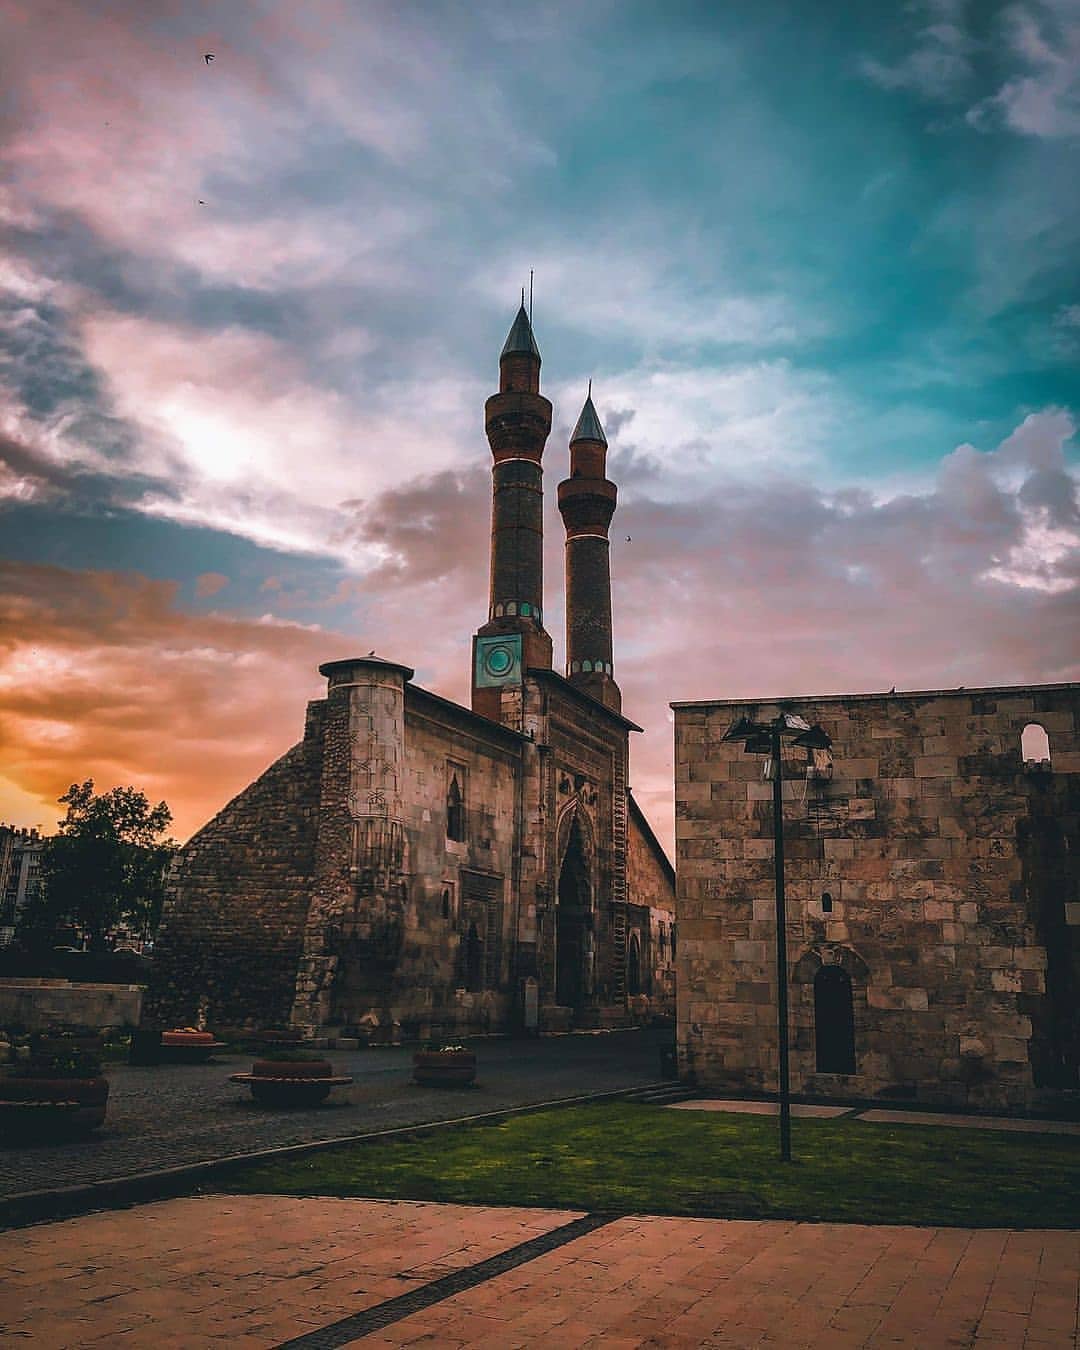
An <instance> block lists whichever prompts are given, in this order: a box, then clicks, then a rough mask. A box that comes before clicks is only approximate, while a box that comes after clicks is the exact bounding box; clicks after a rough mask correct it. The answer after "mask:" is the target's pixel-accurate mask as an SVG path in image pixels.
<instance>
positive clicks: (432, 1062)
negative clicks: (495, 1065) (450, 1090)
mask: <svg viewBox="0 0 1080 1350" xmlns="http://www.w3.org/2000/svg"><path fill="white" fill-rule="evenodd" d="M475 1078H476V1055H475V1054H474V1053H473V1051H471V1050H418V1051H417V1052H416V1054H415V1055H413V1081H414V1082H416V1083H419V1084H420V1086H421V1087H468V1086H469V1084H470V1083H472V1082H473V1081H474V1080H475Z"/></svg>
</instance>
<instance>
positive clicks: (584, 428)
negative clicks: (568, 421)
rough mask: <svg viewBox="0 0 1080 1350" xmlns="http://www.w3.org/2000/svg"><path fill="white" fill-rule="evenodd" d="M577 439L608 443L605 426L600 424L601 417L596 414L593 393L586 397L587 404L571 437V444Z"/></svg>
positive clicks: (602, 443)
mask: <svg viewBox="0 0 1080 1350" xmlns="http://www.w3.org/2000/svg"><path fill="white" fill-rule="evenodd" d="M575 441H599V442H600V444H601V445H607V437H606V436H605V435H604V428H603V427H602V426H601V425H600V419H599V417H597V415H596V409H595V408H594V407H593V401H592V394H589V395H588V397H587V398H586V399H585V406H584V408H582V410H581V416H580V417H579V418H578V420H577V426H576V427H575V428H574V434H573V435H572V436H571V437H570V444H571V445H573V444H574V442H575Z"/></svg>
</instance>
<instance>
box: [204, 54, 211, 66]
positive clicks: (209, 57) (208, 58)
mask: <svg viewBox="0 0 1080 1350" xmlns="http://www.w3.org/2000/svg"><path fill="white" fill-rule="evenodd" d="M213 59H214V53H213V52H207V53H206V54H205V55H204V56H203V60H204V61H205V62H206V64H207V65H209V64H210V62H211V61H212V60H213Z"/></svg>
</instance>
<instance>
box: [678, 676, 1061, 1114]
mask: <svg viewBox="0 0 1080 1350" xmlns="http://www.w3.org/2000/svg"><path fill="white" fill-rule="evenodd" d="M673 706H674V708H675V746H676V784H675V811H676V822H675V828H676V846H677V866H678V877H679V882H678V922H679V949H678V986H679V1012H678V1053H679V1058H680V1066H681V1072H682V1074H683V1076H684V1077H693V1078H694V1079H696V1081H697V1082H698V1083H699V1084H701V1085H702V1086H705V1087H707V1088H710V1089H717V1090H720V1091H725V1092H727V1091H732V1090H736V1091H759V1092H760V1091H766V1092H767V1091H775V1089H776V1085H777V1063H778V1052H777V1028H776V960H775V956H776V946H775V943H776V925H775V914H776V910H775V901H774V872H773V842H772V836H773V823H772V791H773V788H772V783H771V782H768V781H763V777H762V766H763V760H762V757H761V756H760V755H755V754H746V753H745V752H744V751H743V748H742V745H741V744H739V743H737V742H724V741H723V740H722V737H723V735H724V732H725V731H726V730H727V729H728V727H730V726H731V724H732V723H733V722H735V721H736V720H737V719H739V718H740V717H749V718H751V719H752V720H754V721H768V720H770V719H771V718H773V717H775V716H776V715H777V713H778V712H779V711H780V710H781V708H783V709H784V710H788V711H792V712H796V713H798V714H799V715H800V716H802V717H803V718H805V719H806V720H807V721H809V722H810V723H819V724H820V725H821V726H822V727H823V728H824V730H825V731H826V732H827V733H828V735H829V736H831V737H832V742H833V743H832V747H831V750H829V751H825V750H805V749H803V750H799V749H796V748H794V747H792V746H790V745H789V746H787V747H786V748H785V752H784V768H783V775H784V779H785V785H784V820H785V855H786V861H785V869H784V870H785V877H786V881H787V887H786V890H787V896H786V899H787V939H788V959H789V969H788V980H789V994H790V1035H791V1086H792V1091H793V1092H795V1093H801V1094H805V1095H807V1096H810V1097H817V1098H833V1099H839V1100H845V1099H846V1100H859V1099H867V1098H875V1097H876V1098H881V1099H882V1100H883V1101H886V1102H887V1101H888V1100H890V1099H892V1100H909V1101H922V1102H928V1103H937V1104H942V1105H945V1104H948V1105H954V1106H961V1107H966V1108H969V1109H970V1108H974V1109H1016V1110H1025V1109H1035V1108H1038V1107H1040V1106H1046V1107H1053V1108H1060V1107H1061V1106H1062V1105H1065V1104H1067V1103H1068V1102H1069V1101H1070V1099H1071V1100H1072V1101H1074V1102H1076V1103H1080V889H1078V879H1080V866H1078V859H1080V685H1077V684H1053V685H1043V686H1035V687H1033V688H997V689H973V690H951V691H950V690H945V691H937V692H930V693H910V694H907V693H905V694H896V693H890V694H872V695H859V694H856V695H842V696H837V697H824V698H820V697H819V698H803V699H796V700H792V701H791V702H790V703H784V704H780V703H766V702H762V703H748V702H745V701H725V700H721V701H716V702H699V703H676V704H674V705H673Z"/></svg>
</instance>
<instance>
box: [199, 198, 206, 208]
mask: <svg viewBox="0 0 1080 1350" xmlns="http://www.w3.org/2000/svg"><path fill="white" fill-rule="evenodd" d="M198 202H199V205H200V206H205V205H206V203H205V202H204V201H203V199H202V198H201V197H200V198H199V199H198Z"/></svg>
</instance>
